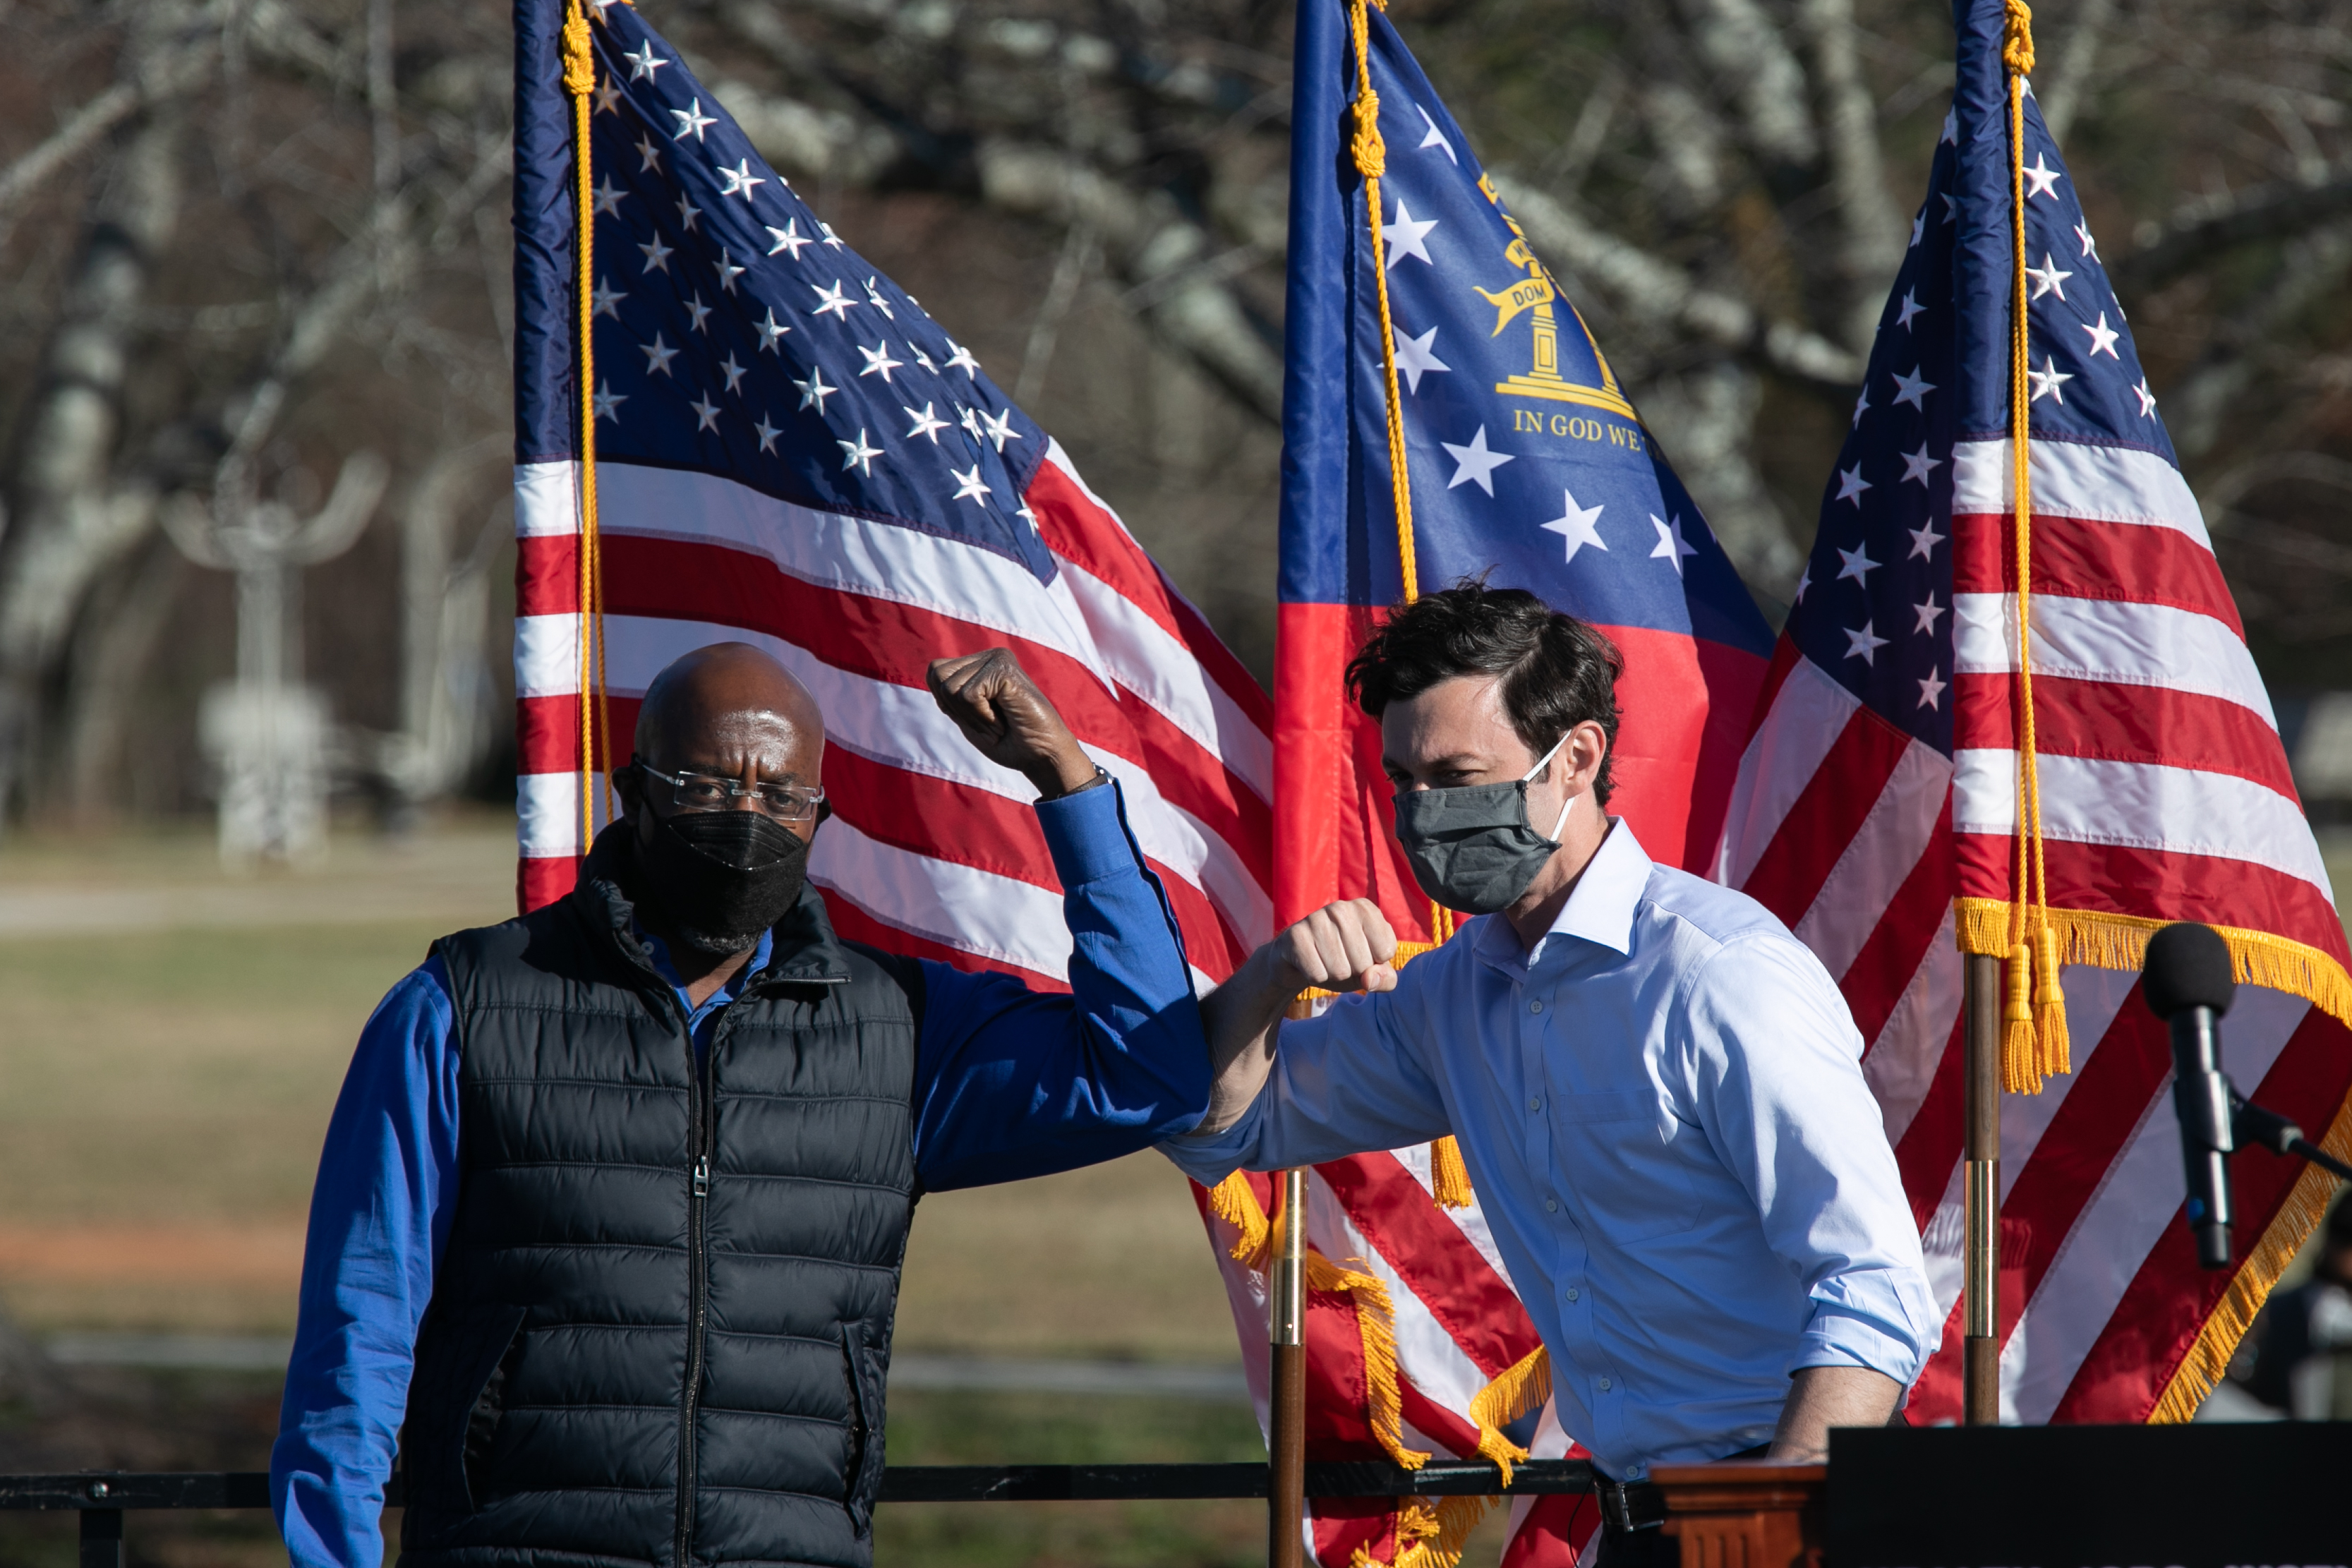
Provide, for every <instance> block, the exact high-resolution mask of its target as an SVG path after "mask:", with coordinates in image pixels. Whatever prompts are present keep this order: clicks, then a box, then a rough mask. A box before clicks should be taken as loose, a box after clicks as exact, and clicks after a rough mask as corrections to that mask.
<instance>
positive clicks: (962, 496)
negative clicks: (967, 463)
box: [948, 463, 992, 506]
mask: <svg viewBox="0 0 2352 1568" xmlns="http://www.w3.org/2000/svg"><path fill="white" fill-rule="evenodd" d="M948 472H949V473H950V474H953V475H954V476H955V482H956V493H955V498H954V499H956V500H968V501H976V502H979V504H981V505H982V506H985V505H987V504H988V503H987V502H986V501H983V500H981V498H982V496H985V495H989V494H991V493H992V492H991V491H990V489H989V488H988V487H987V486H986V485H985V484H982V482H981V478H980V465H979V464H978V463H974V464H972V466H971V472H970V473H965V472H964V471H963V470H962V469H961V468H952V467H951V468H949V469H948Z"/></svg>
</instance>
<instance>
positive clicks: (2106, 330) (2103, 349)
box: [2074, 310, 2124, 360]
mask: <svg viewBox="0 0 2352 1568" xmlns="http://www.w3.org/2000/svg"><path fill="white" fill-rule="evenodd" d="M2074 324H2075V325H2076V326H2078V327H2083V323H2082V322H2080V321H2077V322H2075V323H2074ZM2083 330H2084V331H2086V332H2088V333H2090V334H2091V353H2093V354H2094V355H2097V354H2105V355H2106V356H2107V357H2108V358H2109V359H2111V360H2121V359H2122V358H2123V357H2124V356H2123V355H2121V354H2119V353H2116V339H2117V338H2119V337H2121V336H2123V334H2122V333H2121V332H2118V331H2116V330H2115V329H2114V328H2113V327H2110V326H2108V325H2107V313H2106V312H2105V310H2102V311H2100V312H2099V324H2098V325H2097V326H2095V327H2083Z"/></svg>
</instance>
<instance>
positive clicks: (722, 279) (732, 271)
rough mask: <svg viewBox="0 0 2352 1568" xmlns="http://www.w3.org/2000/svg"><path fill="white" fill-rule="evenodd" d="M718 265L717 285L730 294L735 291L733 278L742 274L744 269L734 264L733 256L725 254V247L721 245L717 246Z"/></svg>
mask: <svg viewBox="0 0 2352 1568" xmlns="http://www.w3.org/2000/svg"><path fill="white" fill-rule="evenodd" d="M718 265H719V288H721V289H725V290H726V291H727V292H728V293H730V294H732V293H733V292H735V279H738V278H740V277H742V276H743V271H744V269H743V268H740V267H738V266H736V265H735V259H734V258H732V257H730V256H729V255H728V254H727V247H725V246H723V245H722V246H720V247H719V264H718Z"/></svg>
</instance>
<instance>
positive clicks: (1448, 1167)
mask: <svg viewBox="0 0 2352 1568" xmlns="http://www.w3.org/2000/svg"><path fill="white" fill-rule="evenodd" d="M1429 1191H1430V1195H1431V1196H1433V1197H1434V1198H1435V1199H1436V1200H1437V1206H1438V1207H1440V1208H1447V1209H1466V1208H1468V1207H1469V1206H1470V1205H1472V1204H1474V1203H1475V1202H1476V1201H1477V1194H1475V1193H1473V1192H1472V1191H1471V1190H1470V1167H1469V1166H1467V1165H1465V1164H1464V1163H1462V1145H1461V1144H1459V1143H1457V1142H1454V1138H1453V1135H1452V1134H1451V1133H1449V1134H1447V1135H1446V1136H1445V1137H1443V1138H1439V1139H1435V1140H1433V1141H1432V1142H1431V1143H1430V1145H1429Z"/></svg>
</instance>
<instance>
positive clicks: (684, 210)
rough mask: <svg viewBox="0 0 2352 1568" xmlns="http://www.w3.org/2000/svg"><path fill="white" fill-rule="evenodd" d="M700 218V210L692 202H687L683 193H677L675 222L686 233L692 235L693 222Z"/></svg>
mask: <svg viewBox="0 0 2352 1568" xmlns="http://www.w3.org/2000/svg"><path fill="white" fill-rule="evenodd" d="M700 216H702V209H701V208H700V207H698V206H696V205H694V204H693V203H692V202H690V201H688V200H687V199H686V193H685V192H684V191H680V192H678V194H677V221H678V223H679V224H680V225H681V226H683V227H684V228H685V230H686V232H687V233H688V234H692V233H693V232H694V220H695V219H696V218H698V217H700Z"/></svg>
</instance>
